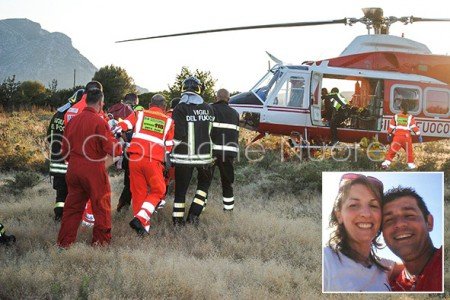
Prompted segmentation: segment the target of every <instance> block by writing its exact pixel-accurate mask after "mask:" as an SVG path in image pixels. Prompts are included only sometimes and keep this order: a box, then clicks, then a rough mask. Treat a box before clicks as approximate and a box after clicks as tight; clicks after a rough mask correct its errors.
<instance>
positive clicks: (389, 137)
mask: <svg viewBox="0 0 450 300" xmlns="http://www.w3.org/2000/svg"><path fill="white" fill-rule="evenodd" d="M387 141H388V143H391V142H392V134H388V136H387Z"/></svg>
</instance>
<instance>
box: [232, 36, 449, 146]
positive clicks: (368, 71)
mask: <svg viewBox="0 0 450 300" xmlns="http://www.w3.org/2000/svg"><path fill="white" fill-rule="evenodd" d="M275 60H276V59H275ZM277 62H278V63H277V65H275V66H274V67H273V68H271V70H269V72H268V73H267V74H266V75H265V76H264V77H263V78H262V79H261V80H260V81H259V82H258V83H257V84H256V85H255V86H254V87H253V88H252V89H251V90H250V91H249V92H246V93H241V94H238V95H236V96H234V97H232V98H231V100H230V105H231V106H232V107H233V108H235V109H236V110H237V111H238V112H239V113H240V115H241V125H242V126H243V127H246V128H249V129H252V130H255V131H258V132H260V133H261V136H262V135H264V134H279V135H287V136H290V135H293V134H300V135H301V136H302V137H303V139H306V140H308V141H312V140H314V141H328V140H330V139H331V132H330V129H329V125H328V124H329V120H327V119H326V111H325V107H324V101H323V99H322V97H321V90H322V88H326V89H327V90H328V91H330V90H331V89H332V88H333V87H338V88H339V90H340V91H341V94H343V95H344V96H345V97H346V98H347V100H349V101H350V104H351V107H352V108H351V110H350V111H349V112H348V116H347V118H346V120H345V121H344V122H343V124H342V125H341V127H340V128H339V129H338V132H339V133H338V134H339V140H340V141H341V142H357V141H360V140H361V139H362V138H363V137H367V138H371V137H373V136H377V137H378V139H379V140H380V141H381V142H386V136H387V128H388V123H389V120H390V119H391V118H393V116H394V115H395V114H396V113H398V112H400V102H401V101H402V100H403V99H406V100H408V103H409V106H410V113H411V114H412V115H414V117H415V119H416V122H417V124H418V126H419V127H420V131H421V133H422V136H423V137H424V140H426V141H427V140H428V141H430V140H435V139H446V138H450V86H449V84H450V57H448V56H439V55H432V54H431V52H430V50H429V49H428V48H427V47H426V46H425V45H423V44H421V43H418V42H415V41H412V40H409V39H406V38H403V37H397V36H392V35H381V34H376V35H364V36H359V37H357V38H355V40H354V41H353V42H352V43H351V44H350V45H349V46H348V47H347V48H346V49H345V50H344V52H343V53H342V54H341V55H340V56H339V57H336V58H331V59H327V60H323V61H317V62H308V63H303V64H301V65H286V64H283V63H282V62H281V61H277Z"/></svg>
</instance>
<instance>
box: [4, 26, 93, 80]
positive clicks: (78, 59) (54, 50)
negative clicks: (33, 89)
mask: <svg viewBox="0 0 450 300" xmlns="http://www.w3.org/2000/svg"><path fill="white" fill-rule="evenodd" d="M74 69H76V85H84V84H86V82H89V81H90V80H91V79H92V77H93V76H94V73H95V72H96V71H97V68H96V67H95V66H94V65H93V64H92V63H91V62H90V61H89V60H88V59H87V58H86V57H84V56H83V55H82V54H81V53H80V52H79V51H78V50H77V49H75V48H74V47H73V46H72V41H71V39H70V38H69V37H68V36H67V35H65V34H63V33H60V32H48V31H46V30H44V29H42V28H41V25H40V24H39V23H35V22H32V21H30V20H28V19H5V20H0V82H3V80H4V79H5V78H6V77H8V76H11V75H16V80H19V81H24V80H38V81H40V82H42V83H43V84H44V85H46V86H47V85H48V84H49V83H50V82H51V81H52V80H53V79H56V80H58V88H69V87H72V86H73V73H74Z"/></svg>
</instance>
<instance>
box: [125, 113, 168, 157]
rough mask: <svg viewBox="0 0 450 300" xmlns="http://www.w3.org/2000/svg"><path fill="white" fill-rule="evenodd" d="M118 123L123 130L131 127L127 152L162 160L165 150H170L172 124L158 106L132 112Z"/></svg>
mask: <svg viewBox="0 0 450 300" xmlns="http://www.w3.org/2000/svg"><path fill="white" fill-rule="evenodd" d="M118 125H119V126H120V127H121V128H122V130H123V131H127V130H131V129H133V135H132V138H131V142H130V146H129V147H128V150H127V152H128V154H138V155H141V156H144V157H147V158H150V160H153V159H154V160H158V161H161V162H164V157H165V153H166V151H168V152H170V151H171V150H172V146H173V134H174V124H173V121H172V119H171V118H169V117H168V116H167V115H165V114H164V113H163V111H162V110H161V109H160V108H158V107H151V108H150V109H149V110H141V111H138V112H136V113H133V114H131V115H129V116H128V118H126V119H125V120H123V121H121V122H119V124H118Z"/></svg>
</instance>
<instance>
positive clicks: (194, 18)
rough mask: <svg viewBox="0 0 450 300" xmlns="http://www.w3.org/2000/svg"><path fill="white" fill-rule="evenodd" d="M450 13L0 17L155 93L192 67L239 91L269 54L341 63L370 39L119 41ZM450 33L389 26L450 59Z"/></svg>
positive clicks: (95, 5) (244, 7)
mask: <svg viewBox="0 0 450 300" xmlns="http://www.w3.org/2000/svg"><path fill="white" fill-rule="evenodd" d="M212 3H214V4H212ZM448 6H449V4H446V1H445V0H439V1H438V0H428V1H422V0H421V1H418V0H413V1H407V2H406V1H392V0H378V1H368V0H359V1H354V0H352V1H351V0H340V1H321V0H316V1H298V0H289V1H288V0H278V1H267V0H261V1H258V2H256V1H242V0H241V1H237V0H229V1H214V2H213V1H206V0H190V1H174V0H166V1H148V0H130V1H118V0H96V1H93V0H76V1H75V0H59V1H56V0H39V1H36V0H0V19H6V18H27V19H30V20H32V21H35V22H38V23H40V24H41V26H42V28H43V29H45V30H47V31H50V32H55V31H57V32H62V33H64V34H66V35H68V36H69V37H70V38H71V39H72V43H73V45H74V47H75V48H77V49H78V50H79V51H80V52H81V54H83V55H84V56H85V57H87V58H88V59H89V60H90V61H91V62H92V63H93V64H94V65H95V66H96V67H97V68H100V67H102V66H105V65H109V64H114V65H117V66H120V67H123V68H125V69H126V70H127V72H128V74H129V75H130V76H132V77H133V78H134V80H135V83H136V84H138V85H139V86H142V87H145V88H147V89H149V90H150V91H158V90H162V89H166V88H167V85H169V84H172V83H173V82H174V80H175V76H176V75H177V74H178V73H179V72H180V70H181V67H182V66H187V67H189V68H190V69H191V70H195V69H199V70H202V71H211V74H212V76H213V77H214V78H215V79H217V80H218V81H217V84H216V88H217V89H218V88H222V87H223V88H227V89H229V90H230V91H241V92H242V91H247V90H249V89H250V88H252V87H253V85H254V84H255V83H256V82H257V81H258V80H259V79H260V78H261V77H262V76H263V75H264V74H265V72H266V71H267V68H268V60H269V59H268V57H267V55H266V54H265V51H268V52H270V53H272V54H273V55H275V56H276V57H278V58H280V59H281V60H283V61H284V62H290V63H301V62H303V61H307V60H321V59H325V58H330V57H335V56H338V55H339V54H340V53H341V52H342V51H343V50H344V48H345V47H346V46H347V45H348V44H349V43H350V42H351V41H352V40H353V38H355V37H356V36H358V35H363V34H366V33H367V30H366V28H365V26H364V25H362V24H355V25H353V26H345V25H342V24H337V25H323V26H316V27H300V28H280V29H263V30H249V31H240V32H231V33H213V34H204V35H198V36H187V37H175V38H167V39H158V40H148V41H140V42H131V43H123V44H116V43H114V42H115V41H118V40H123V39H129V38H136V37H145V36H151V35H160V34H169V33H177V32H186V31H197V30H205V29H213V28H222V27H236V26H249V25H259V24H271V23H286V22H300V21H323V20H334V19H342V18H344V17H356V18H360V17H362V16H363V14H362V11H361V8H363V7H382V8H383V10H384V15H385V16H397V17H402V16H410V15H413V16H417V17H424V18H446V17H447V18H448V17H450V14H449V13H448V11H449V10H448ZM449 32H450V22H449V23H435V22H430V23H425V22H423V23H415V24H409V25H407V26H404V25H401V24H400V23H396V24H394V25H393V26H392V27H391V34H394V35H401V34H402V33H404V34H405V37H407V38H411V39H414V40H417V41H419V42H422V43H424V44H426V45H428V47H429V48H430V49H431V50H432V52H433V53H436V54H447V53H449V52H450V39H449V38H448V33H449ZM0 42H1V41H0Z"/></svg>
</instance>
